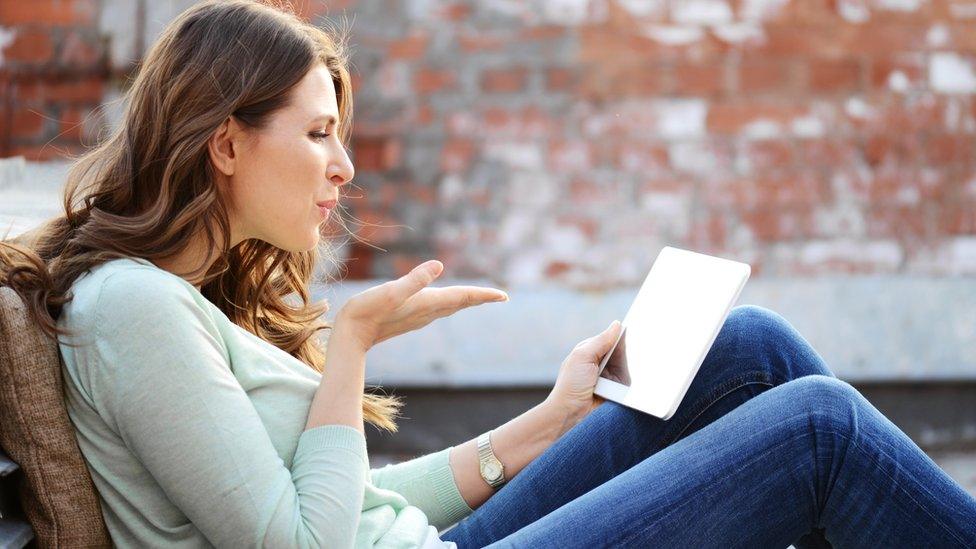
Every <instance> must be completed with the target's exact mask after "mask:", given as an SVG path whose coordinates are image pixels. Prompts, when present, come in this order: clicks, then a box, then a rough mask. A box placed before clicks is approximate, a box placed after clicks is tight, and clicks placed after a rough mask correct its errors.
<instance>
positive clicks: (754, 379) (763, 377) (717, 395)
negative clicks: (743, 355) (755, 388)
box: [662, 370, 775, 448]
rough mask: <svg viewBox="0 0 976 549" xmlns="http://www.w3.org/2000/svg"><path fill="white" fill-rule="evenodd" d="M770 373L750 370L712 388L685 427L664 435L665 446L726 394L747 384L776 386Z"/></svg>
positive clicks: (678, 436)
mask: <svg viewBox="0 0 976 549" xmlns="http://www.w3.org/2000/svg"><path fill="white" fill-rule="evenodd" d="M769 377H770V376H769V375H767V373H766V372H764V371H762V370H756V371H754V372H748V373H745V374H741V375H738V376H736V377H734V378H732V379H730V380H728V381H726V382H725V383H721V384H719V385H717V386H716V387H715V388H713V389H712V392H711V393H710V396H709V397H708V398H705V399H703V400H702V401H700V402H707V404H705V405H704V406H702V407H701V410H699V411H698V412H696V413H695V415H694V416H692V417H691V418H690V419H689V420H688V421H687V422H685V424H684V427H682V428H681V430H680V431H678V432H677V433H676V434H675V435H673V436H671V435H669V436H666V437H662V440H663V441H664V444H663V445H662V448H663V447H666V446H669V445H671V444H673V443H674V442H675V441H676V440H678V438H680V437H681V435H682V434H683V433H684V432H685V431H687V430H688V428H689V427H691V424H692V423H694V422H695V420H696V419H698V418H699V417H701V415H702V414H704V413H705V412H707V411H708V409H709V408H711V407H712V406H713V405H714V404H715V403H716V402H718V401H719V400H721V399H722V398H723V397H725V396H726V395H729V394H730V393H733V392H735V391H738V390H739V389H741V388H743V387H745V386H747V385H768V386H769V387H770V388H772V387H775V384H774V383H772V382H771V381H770V380H769Z"/></svg>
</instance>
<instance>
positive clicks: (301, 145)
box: [228, 63, 354, 252]
mask: <svg viewBox="0 0 976 549" xmlns="http://www.w3.org/2000/svg"><path fill="white" fill-rule="evenodd" d="M338 117H339V108H338V103H337V100H336V92H335V85H334V83H333V82H332V76H331V75H330V74H329V71H328V69H327V68H326V67H325V65H323V64H321V63H319V64H317V65H315V67H314V68H312V69H311V70H310V71H309V72H308V73H307V74H306V75H305V77H304V78H303V79H302V80H301V81H300V82H299V83H298V85H297V86H296V87H295V88H294V89H293V90H292V96H291V100H290V101H289V102H288V105H287V106H285V107H283V108H281V109H279V110H277V111H276V112H274V113H273V114H272V115H271V116H270V118H269V120H268V123H267V125H266V126H265V127H263V128H261V129H259V130H247V131H246V132H245V133H244V134H241V133H238V134H237V135H238V136H240V137H239V138H238V139H237V140H236V141H237V143H236V144H235V146H236V150H235V152H234V154H235V158H234V161H233V166H234V169H233V173H232V174H230V175H229V176H228V177H229V182H230V188H231V193H232V195H233V202H234V204H233V206H232V210H233V213H232V215H233V216H234V217H235V218H236V219H235V221H234V222H232V226H236V227H238V230H239V231H240V232H242V233H243V234H241V235H237V236H236V237H235V239H234V240H233V243H234V244H237V243H238V242H240V241H242V240H244V239H247V238H258V239H260V240H263V241H265V242H268V243H269V244H272V245H274V246H277V247H279V248H282V249H285V250H288V251H292V252H298V251H306V250H310V249H312V248H314V247H315V246H316V245H317V244H318V242H319V238H320V226H321V225H322V223H323V222H325V221H326V219H327V215H331V214H329V213H328V211H326V212H325V213H323V211H322V209H321V208H320V207H319V206H318V205H316V203H317V202H319V203H321V202H323V201H329V200H332V201H336V200H338V198H339V191H338V187H339V186H340V185H343V184H345V183H347V182H349V181H350V180H351V179H352V178H353V174H354V169H353V166H352V162H351V161H350V160H349V155H348V154H347V153H346V150H345V147H343V145H342V142H341V141H340V140H339V135H338V131H337V127H336V125H337V123H338ZM233 122H236V120H235V121H233ZM238 127H240V126H238ZM330 206H331V208H335V203H334V202H333V204H331V205H330Z"/></svg>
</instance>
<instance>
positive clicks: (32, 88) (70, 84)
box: [16, 76, 105, 105]
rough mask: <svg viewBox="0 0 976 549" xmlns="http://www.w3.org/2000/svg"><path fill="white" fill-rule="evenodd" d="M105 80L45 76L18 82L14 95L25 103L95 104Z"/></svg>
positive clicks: (101, 94)
mask: <svg viewBox="0 0 976 549" xmlns="http://www.w3.org/2000/svg"><path fill="white" fill-rule="evenodd" d="M104 93H105V82H104V81H103V80H102V78H101V77H97V76H96V77H82V78H65V79H62V78H57V77H55V78H45V79H34V80H29V81H24V82H20V83H18V85H17V91H16V97H17V99H18V100H19V101H21V102H23V103H26V104H38V103H70V104H84V105H95V104H98V103H101V101H102V99H103V97H104Z"/></svg>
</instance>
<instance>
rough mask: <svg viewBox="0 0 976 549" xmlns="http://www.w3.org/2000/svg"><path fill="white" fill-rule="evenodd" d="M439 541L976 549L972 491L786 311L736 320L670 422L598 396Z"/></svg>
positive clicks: (736, 314)
mask: <svg viewBox="0 0 976 549" xmlns="http://www.w3.org/2000/svg"><path fill="white" fill-rule="evenodd" d="M441 538H442V539H444V540H447V541H453V542H456V543H457V544H458V547H459V549H466V548H469V547H485V546H490V547H517V548H524V547H533V548H535V547H564V548H569V547H587V548H591V547H786V546H788V545H790V544H791V543H792V544H794V545H795V546H796V547H797V548H798V549H804V548H808V547H831V546H833V547H868V546H870V547H913V548H914V547H976V499H974V498H973V497H972V496H970V495H969V494H967V493H966V492H965V491H964V490H963V489H962V487H960V486H959V485H958V484H957V483H956V482H955V481H953V480H952V479H951V478H950V477H949V476H948V475H947V474H946V473H945V472H943V471H942V470H941V469H940V468H939V467H938V466H937V465H936V464H935V463H934V462H933V461H932V460H931V459H930V458H929V457H928V456H926V455H925V453H924V452H922V450H921V449H919V447H918V446H916V445H915V443H913V442H912V441H911V439H909V438H908V437H907V436H906V435H905V434H904V433H903V432H901V431H900V430H899V429H898V428H897V427H896V426H895V425H894V424H892V423H891V422H890V421H889V420H888V419H887V418H885V417H884V416H883V415H882V414H881V413H880V412H878V410H877V409H876V408H874V406H872V405H871V404H870V403H869V402H868V401H867V400H866V399H865V398H864V397H863V396H862V395H861V394H860V393H859V392H857V390H855V389H854V388H853V387H851V386H850V385H849V384H847V383H845V382H843V381H840V380H838V379H837V378H836V377H834V375H833V374H832V373H831V372H830V370H829V369H828V367H827V365H826V364H825V363H824V361H823V359H822V358H821V357H820V356H819V355H818V354H817V352H816V351H815V350H814V349H813V348H812V347H811V346H810V345H809V344H808V342H807V341H806V340H805V339H804V338H803V337H802V336H801V335H800V334H799V333H798V332H797V331H796V330H795V329H794V328H793V327H792V326H791V325H790V324H789V323H788V322H787V321H786V320H785V319H783V318H782V317H781V316H780V315H778V314H776V313H774V312H771V311H769V310H767V309H763V308H760V307H755V306H741V307H736V308H735V309H733V310H732V312H731V313H730V315H729V317H728V319H727V320H726V322H725V325H724V326H723V328H722V330H721V332H720V333H719V335H718V337H717V339H716V341H715V344H714V345H713V347H712V349H711V350H710V352H709V354H708V356H707V357H706V359H705V361H704V363H703V364H702V367H701V369H700V370H699V372H698V374H697V376H696V377H695V380H694V382H693V383H692V385H691V388H690V389H689V391H688V393H687V395H686V396H685V398H684V400H683V401H682V403H681V406H680V407H679V408H678V411H677V412H676V414H675V415H674V416H673V417H672V418H671V419H670V420H668V421H662V420H660V419H658V418H655V417H652V416H649V415H646V414H643V413H640V412H635V411H633V410H630V409H629V408H626V407H624V406H621V405H619V404H617V403H615V402H605V403H603V404H602V405H600V406H599V407H598V408H597V409H596V410H594V411H593V412H592V413H590V414H589V415H588V416H587V417H586V418H585V419H584V420H583V421H581V422H580V423H579V424H577V425H576V426H575V427H573V428H572V429H571V430H569V431H568V432H567V433H565V434H564V435H563V436H562V437H561V438H559V440H557V441H556V442H555V443H554V444H552V445H551V446H550V447H549V448H548V449H546V451H545V452H543V453H542V454H541V455H540V456H539V457H537V458H536V459H535V460H533V461H532V462H531V463H529V465H527V466H526V467H525V468H524V469H523V470H522V471H521V472H520V473H519V474H518V475H516V476H515V477H514V478H512V479H511V480H510V481H509V482H508V483H507V484H506V485H504V486H502V488H500V489H499V491H498V492H497V493H495V494H494V495H493V496H492V497H491V498H490V499H489V500H488V501H486V502H485V503H484V504H482V505H481V506H480V507H479V508H478V509H476V510H475V512H474V513H472V514H471V515H469V516H468V517H466V518H465V519H464V520H462V521H460V522H459V523H458V524H457V525H455V526H454V527H453V528H451V529H449V530H447V531H446V532H444V533H442V534H441Z"/></svg>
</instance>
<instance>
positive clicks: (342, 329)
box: [328, 310, 372, 354]
mask: <svg viewBox="0 0 976 549" xmlns="http://www.w3.org/2000/svg"><path fill="white" fill-rule="evenodd" d="M363 333H364V330H362V329H360V328H359V324H358V323H357V322H356V321H355V320H353V319H351V318H349V317H347V316H345V315H343V314H342V311H341V310H340V311H339V314H338V315H337V316H336V319H335V320H334V321H333V322H332V331H331V333H330V334H329V346H328V347H329V348H331V347H332V345H336V344H337V345H340V346H343V347H347V348H351V349H354V350H356V351H359V352H362V353H364V354H365V353H366V352H367V351H369V349H370V348H371V347H372V345H371V344H370V343H369V342H367V341H364V340H363V339H362V334H363Z"/></svg>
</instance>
